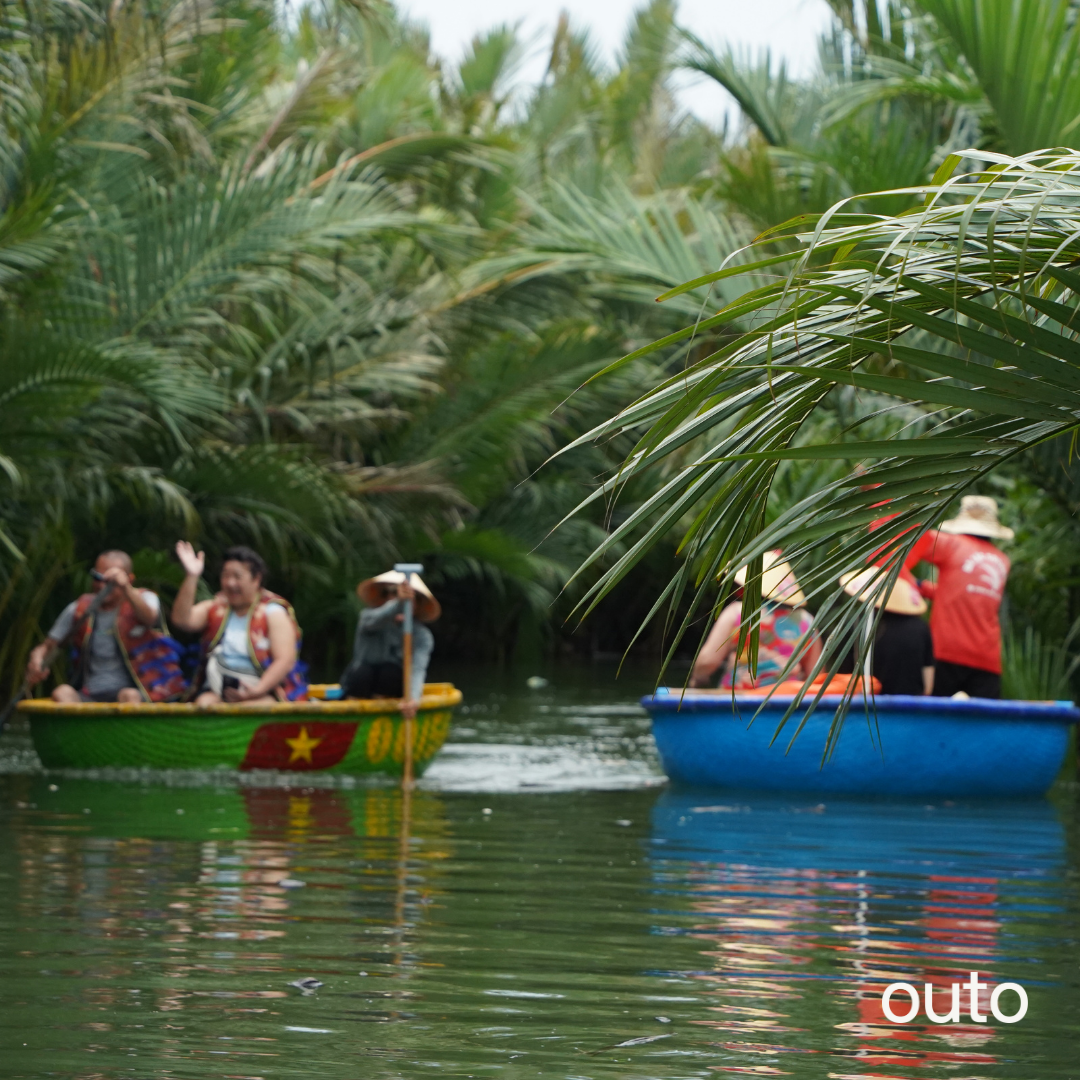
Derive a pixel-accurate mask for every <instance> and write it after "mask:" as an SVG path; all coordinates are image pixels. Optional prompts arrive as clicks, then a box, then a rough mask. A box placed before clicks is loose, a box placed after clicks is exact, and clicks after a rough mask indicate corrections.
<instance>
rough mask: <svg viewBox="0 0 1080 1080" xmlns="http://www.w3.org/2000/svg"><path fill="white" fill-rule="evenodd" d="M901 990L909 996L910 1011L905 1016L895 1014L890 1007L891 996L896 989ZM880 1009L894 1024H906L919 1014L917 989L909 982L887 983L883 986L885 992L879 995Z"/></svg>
mask: <svg viewBox="0 0 1080 1080" xmlns="http://www.w3.org/2000/svg"><path fill="white" fill-rule="evenodd" d="M899 990H902V991H903V992H904V993H905V994H907V995H908V996H909V997H910V998H911V1012H909V1013H908V1014H907V1016H897V1015H896V1013H894V1012H893V1009H892V996H893V994H895V993H896V992H897V991H899ZM881 1011H882V1012H883V1013H884V1014H885V1015H886V1016H887V1017H888V1018H889V1019H890V1020H891V1021H892V1022H893V1023H894V1024H907V1023H910V1022H911V1021H912V1020H914V1019H915V1017H916V1016H918V1015H919V991H918V990H916V989H915V987H914V986H912V985H911V983H905V982H895V983H889V985H888V986H886V987H885V993H884V994H882V995H881Z"/></svg>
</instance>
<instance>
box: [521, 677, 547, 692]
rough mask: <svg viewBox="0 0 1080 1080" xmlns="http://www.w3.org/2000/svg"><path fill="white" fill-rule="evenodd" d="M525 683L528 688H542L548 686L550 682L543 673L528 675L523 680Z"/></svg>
mask: <svg viewBox="0 0 1080 1080" xmlns="http://www.w3.org/2000/svg"><path fill="white" fill-rule="evenodd" d="M525 685H526V686H527V687H528V688H529V689H530V690H543V689H544V688H545V687H548V686H550V685H551V683H550V682H549V681H548V680H547V679H545V678H544V676H543V675H530V676H529V677H528V678H527V679H526V680H525Z"/></svg>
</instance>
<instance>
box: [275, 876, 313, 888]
mask: <svg viewBox="0 0 1080 1080" xmlns="http://www.w3.org/2000/svg"><path fill="white" fill-rule="evenodd" d="M306 885H307V882H306V881H301V880H300V879H299V878H294V877H283V878H282V879H281V880H280V881H279V882H278V886H279V887H280V888H282V889H303V888H304V887H305V886H306Z"/></svg>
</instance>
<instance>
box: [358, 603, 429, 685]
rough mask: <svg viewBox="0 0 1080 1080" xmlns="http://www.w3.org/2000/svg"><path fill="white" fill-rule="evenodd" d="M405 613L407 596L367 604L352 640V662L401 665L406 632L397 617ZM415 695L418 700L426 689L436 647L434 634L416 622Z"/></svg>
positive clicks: (413, 677) (413, 666)
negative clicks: (376, 603) (379, 605)
mask: <svg viewBox="0 0 1080 1080" xmlns="http://www.w3.org/2000/svg"><path fill="white" fill-rule="evenodd" d="M404 614H405V601H404V600H388V601H387V602H386V603H385V604H383V605H382V607H377V608H365V609H364V610H363V611H361V612H360V621H359V622H358V623H357V624H356V637H355V639H354V640H353V658H352V663H351V664H350V665H349V666H350V667H352V668H358V667H359V666H360V665H361V664H397V665H399V666H400V665H401V663H402V660H403V659H404V656H405V632H404V630H403V629H402V624H401V623H400V622H398V621H397V616H398V615H404ZM412 645H413V647H412V687H411V690H412V699H413V700H414V701H419V700H420V698H421V696H422V695H423V693H424V680H425V679H426V678H427V669H428V664H429V663H430V661H431V653H432V651H433V650H434V648H435V635H434V634H432V632H431V631H430V630H429V629H428V628H427V627H426V626H425V625H424V624H423V623H422V622H416V621H414V622H413V641H412Z"/></svg>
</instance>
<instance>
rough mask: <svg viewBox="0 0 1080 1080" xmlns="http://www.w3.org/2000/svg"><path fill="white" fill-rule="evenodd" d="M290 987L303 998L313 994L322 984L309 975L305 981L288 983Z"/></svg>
mask: <svg viewBox="0 0 1080 1080" xmlns="http://www.w3.org/2000/svg"><path fill="white" fill-rule="evenodd" d="M289 985H290V986H295V987H296V989H297V990H299V991H300V993H301V994H304V995H305V996H307V995H309V994H314V993H315V991H316V990H318V989H319V987H320V986H322V983H321V982H320V981H319V980H318V979H314V978H312V977H311V976H310V975H309V976H308V977H307V978H306V979H297V980H295V981H294V982H291V983H289Z"/></svg>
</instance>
